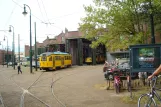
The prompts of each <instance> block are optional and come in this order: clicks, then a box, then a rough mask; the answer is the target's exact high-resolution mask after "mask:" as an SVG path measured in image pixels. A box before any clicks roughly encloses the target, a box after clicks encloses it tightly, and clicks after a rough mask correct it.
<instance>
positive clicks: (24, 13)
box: [22, 4, 32, 73]
mask: <svg viewBox="0 0 161 107" xmlns="http://www.w3.org/2000/svg"><path fill="white" fill-rule="evenodd" d="M26 7H28V8H29V10H30V73H32V36H31V9H30V7H29V6H28V5H26V4H24V11H23V12H22V14H23V15H26V14H27V12H26Z"/></svg>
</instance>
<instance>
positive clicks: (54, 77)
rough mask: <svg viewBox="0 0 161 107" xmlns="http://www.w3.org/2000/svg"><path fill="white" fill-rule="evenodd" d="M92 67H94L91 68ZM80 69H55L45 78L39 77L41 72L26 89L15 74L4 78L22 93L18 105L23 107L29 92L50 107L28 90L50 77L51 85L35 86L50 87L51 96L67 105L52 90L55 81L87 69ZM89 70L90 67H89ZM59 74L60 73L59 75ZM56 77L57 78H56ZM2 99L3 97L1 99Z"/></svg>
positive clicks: (64, 106) (64, 105)
mask: <svg viewBox="0 0 161 107" xmlns="http://www.w3.org/2000/svg"><path fill="white" fill-rule="evenodd" d="M93 69H94V68H93ZM69 70H71V69H69ZM81 70H82V71H81V72H77V68H74V69H72V71H71V72H70V71H69V72H68V71H66V70H65V71H57V72H52V76H51V77H50V76H48V77H45V78H41V77H42V76H43V74H45V73H44V72H42V73H41V74H40V75H39V76H38V77H37V78H36V80H34V81H33V82H32V84H31V85H29V86H28V87H27V88H26V89H25V88H23V87H22V86H20V85H19V84H18V83H17V82H16V81H15V80H14V77H15V76H16V75H17V74H12V75H11V76H10V78H7V77H6V76H5V78H6V79H9V80H11V81H12V82H13V83H14V84H16V86H17V87H19V88H20V89H21V90H22V91H23V93H22V95H21V98H20V107H24V103H25V102H24V100H25V94H29V95H31V96H32V97H33V98H35V99H37V100H38V101H40V102H41V103H42V104H44V105H45V106H47V107H50V106H49V105H48V104H47V103H46V102H44V101H43V100H41V99H40V98H38V97H37V96H35V95H34V94H32V93H31V92H29V90H30V89H31V88H35V87H36V85H37V84H38V83H40V82H42V81H44V80H48V79H51V82H50V83H51V85H50V84H49V86H48V85H47V86H37V87H50V88H51V94H52V96H53V98H55V100H56V101H57V102H58V103H59V104H60V105H61V106H62V107H67V106H66V104H65V103H63V102H62V101H61V100H60V99H59V98H58V96H57V95H56V94H55V91H54V85H55V83H56V82H58V81H60V80H61V79H64V78H65V77H68V76H71V75H76V74H79V73H82V72H85V71H88V70H86V68H85V67H83V68H82V69H81ZM90 70H91V69H90ZM59 74H60V75H59ZM56 77H57V78H56ZM2 100H3V99H2Z"/></svg>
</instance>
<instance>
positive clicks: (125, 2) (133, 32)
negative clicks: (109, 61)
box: [80, 0, 161, 50]
mask: <svg viewBox="0 0 161 107" xmlns="http://www.w3.org/2000/svg"><path fill="white" fill-rule="evenodd" d="M101 1H102V2H101ZM93 2H94V4H95V5H94V6H92V5H90V6H84V9H85V11H86V17H84V18H82V23H80V30H81V31H82V32H83V34H84V37H85V38H87V39H89V40H91V41H92V44H91V47H92V48H95V47H97V46H98V45H99V44H104V45H105V46H106V47H107V48H108V50H116V49H126V48H128V46H129V45H132V44H143V43H146V42H145V41H146V40H147V38H149V36H150V23H149V21H150V20H149V14H154V23H155V26H156V30H157V29H158V31H159V30H160V29H161V25H160V22H161V18H160V17H159V15H160V13H161V3H160V2H158V0H153V2H152V3H151V4H152V5H150V0H149V1H148V0H94V1H93ZM148 35H149V36H148Z"/></svg>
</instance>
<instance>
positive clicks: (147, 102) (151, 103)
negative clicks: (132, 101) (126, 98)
mask: <svg viewBox="0 0 161 107" xmlns="http://www.w3.org/2000/svg"><path fill="white" fill-rule="evenodd" d="M156 106H157V105H156V103H155V100H154V98H152V97H150V95H149V94H142V95H141V96H140V98H139V100H138V107H156Z"/></svg>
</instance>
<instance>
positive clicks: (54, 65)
mask: <svg viewBox="0 0 161 107" xmlns="http://www.w3.org/2000/svg"><path fill="white" fill-rule="evenodd" d="M53 67H55V56H53Z"/></svg>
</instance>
